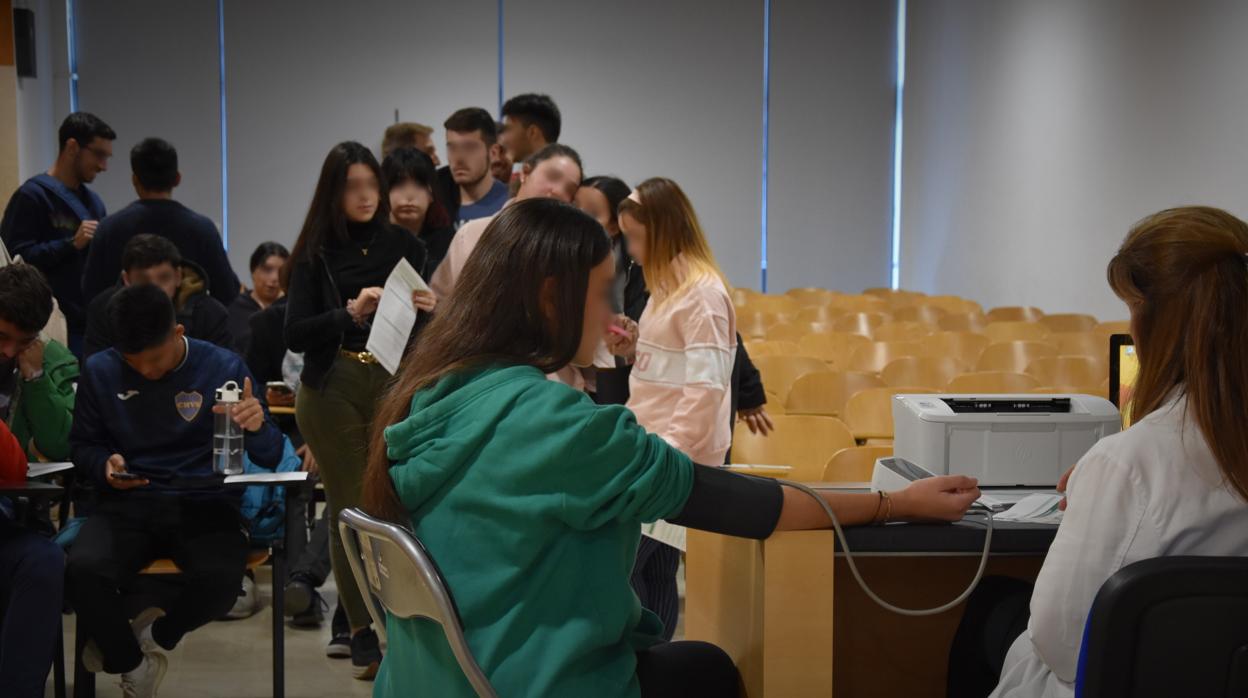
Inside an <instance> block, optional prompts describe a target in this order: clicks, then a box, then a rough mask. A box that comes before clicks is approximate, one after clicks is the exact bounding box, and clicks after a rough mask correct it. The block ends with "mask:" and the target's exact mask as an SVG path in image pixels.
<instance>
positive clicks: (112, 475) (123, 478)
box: [104, 453, 148, 490]
mask: <svg viewBox="0 0 1248 698" xmlns="http://www.w3.org/2000/svg"><path fill="white" fill-rule="evenodd" d="M104 479H105V480H107V481H108V484H109V485H111V486H112V487H113V488H114V489H118V490H132V489H134V488H136V487H143V486H144V485H147V484H148V480H147V478H145V477H143V476H142V475H136V474H134V473H132V472H129V471H127V470H126V459H125V457H123V456H122V455H121V454H120V453H114V454H113V455H111V456H109V457H108V461H106V462H105V463H104Z"/></svg>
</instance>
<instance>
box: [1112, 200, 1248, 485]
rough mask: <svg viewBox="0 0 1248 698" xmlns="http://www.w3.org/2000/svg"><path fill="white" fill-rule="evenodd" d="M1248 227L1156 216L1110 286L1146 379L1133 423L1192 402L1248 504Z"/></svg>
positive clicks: (1223, 219) (1173, 212) (1199, 211)
mask: <svg viewBox="0 0 1248 698" xmlns="http://www.w3.org/2000/svg"><path fill="white" fill-rule="evenodd" d="M1246 255H1248V225H1246V224H1245V223H1244V222H1243V221H1241V220H1239V219H1238V218H1236V217H1235V216H1232V215H1231V214H1229V213H1227V212H1226V211H1222V210H1220V209H1216V208H1208V207H1204V206H1190V207H1186V208H1174V209H1168V210H1165V211H1161V212H1160V213H1156V214H1153V215H1152V216H1149V217H1148V218H1145V219H1144V220H1142V221H1140V222H1139V223H1137V224H1136V225H1135V227H1134V228H1132V229H1131V232H1130V233H1128V234H1127V239H1126V240H1125V241H1124V242H1123V243H1122V247H1121V248H1120V249H1119V250H1118V254H1117V255H1115V256H1114V258H1113V259H1112V260H1110V262H1109V268H1108V270H1107V274H1108V276H1109V285H1110V287H1111V288H1113V290H1114V293H1116V294H1117V295H1118V297H1119V298H1121V299H1122V300H1123V301H1124V302H1126V303H1127V305H1129V306H1131V309H1132V317H1133V323H1132V324H1133V327H1132V332H1133V333H1134V335H1135V343H1136V346H1137V348H1138V351H1139V358H1140V372H1139V376H1138V377H1137V378H1136V383H1135V390H1134V393H1133V395H1132V398H1131V414H1132V418H1133V419H1135V420H1139V419H1142V418H1143V417H1144V416H1145V415H1147V414H1149V413H1150V412H1153V411H1155V410H1157V409H1159V408H1161V407H1162V406H1164V405H1165V404H1166V401H1167V400H1169V399H1171V398H1174V397H1186V398H1187V410H1188V411H1189V412H1190V413H1191V414H1192V417H1193V419H1194V421H1195V422H1196V424H1197V425H1198V426H1199V428H1200V431H1201V433H1202V434H1203V435H1204V437H1205V441H1206V442H1208V444H1209V450H1210V451H1212V452H1213V455H1214V457H1215V458H1216V459H1217V461H1218V465H1219V467H1220V468H1221V470H1222V475H1223V476H1224V477H1225V478H1226V480H1227V482H1228V483H1229V484H1230V486H1231V487H1233V488H1234V489H1235V491H1236V492H1238V493H1239V495H1240V496H1241V497H1243V498H1244V499H1248V430H1245V429H1244V427H1243V424H1242V422H1243V419H1242V414H1243V405H1244V403H1245V401H1248V362H1246V361H1245V359H1248V257H1246Z"/></svg>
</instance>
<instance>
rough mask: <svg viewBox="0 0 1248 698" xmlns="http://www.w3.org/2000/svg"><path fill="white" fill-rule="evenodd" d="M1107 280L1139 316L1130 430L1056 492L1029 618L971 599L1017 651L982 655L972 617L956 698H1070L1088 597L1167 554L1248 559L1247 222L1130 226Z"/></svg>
mask: <svg viewBox="0 0 1248 698" xmlns="http://www.w3.org/2000/svg"><path fill="white" fill-rule="evenodd" d="M1108 277H1109V285H1110V288H1112V289H1113V291H1114V293H1115V294H1117V296H1118V297H1119V298H1121V299H1122V300H1123V301H1124V302H1125V303H1126V304H1127V308H1128V309H1129V310H1130V311H1131V334H1132V336H1133V337H1134V339H1135V345H1136V348H1137V351H1138V353H1139V358H1140V373H1139V376H1138V378H1137V380H1136V384H1135V392H1134V395H1133V396H1132V397H1131V401H1130V405H1131V410H1132V414H1134V415H1136V421H1135V423H1134V424H1132V425H1131V427H1130V428H1129V429H1127V430H1125V431H1123V432H1121V433H1119V434H1116V435H1114V436H1110V437H1107V438H1105V439H1102V440H1101V441H1100V442H1099V443H1097V444H1096V446H1094V447H1093V448H1092V450H1090V451H1088V453H1087V454H1086V455H1085V456H1084V457H1083V458H1082V459H1081V460H1080V461H1079V463H1078V465H1076V466H1075V467H1074V468H1073V469H1072V471H1071V472H1070V473H1067V477H1065V478H1063V483H1062V484H1059V489H1065V491H1066V494H1067V506H1066V513H1065V516H1064V518H1063V520H1062V523H1061V526H1060V527H1059V528H1058V531H1057V538H1056V539H1055V540H1054V541H1053V545H1052V547H1050V548H1049V553H1048V556H1047V557H1046V558H1045V561H1044V567H1043V568H1042V569H1041V570H1040V576H1039V577H1038V578H1037V580H1036V584H1035V589H1034V591H1032V590H1027V589H1024V590H1023V592H1022V595H1023V598H1024V600H1025V597H1026V594H1027V593H1028V592H1030V598H1031V603H1030V609H1031V613H1030V620H1028V618H1027V613H1026V604H1025V603H1020V602H1019V600H1018V599H1017V598H1015V599H1012V600H1005V601H1001V600H998V603H997V604H996V605H995V606H996V607H995V608H990V609H982V610H976V608H975V606H976V604H975V599H974V598H972V600H971V603H970V604H969V605H968V610H967V615H968V617H970V616H972V615H974V616H978V617H979V618H980V620H981V622H985V621H986V622H987V623H988V624H992V623H994V622H995V623H997V628H996V631H997V632H996V634H997V637H998V638H1002V637H1004V644H1007V645H1008V644H1009V643H1010V641H1011V639H1013V644H1012V645H1011V646H1010V648H1009V651H1008V653H1007V654H1006V655H1005V657H1004V659H1003V660H1002V659H1001V658H1000V656H997V657H996V658H995V659H994V658H993V657H988V656H985V654H986V653H985V651H984V648H985V647H986V646H988V645H989V643H985V642H984V641H983V637H984V635H983V634H982V633H981V634H980V637H978V638H976V637H974V635H975V634H976V633H975V632H974V631H972V630H971V629H969V628H968V626H967V625H966V621H965V620H964V625H963V628H962V629H960V630H959V641H962V640H965V644H964V645H962V646H961V647H960V646H959V641H955V648H954V653H953V655H951V663H950V677H949V678H950V683H949V695H957V696H967V697H968V698H973V697H975V696H983V695H987V694H988V693H989V691H992V695H993V696H994V697H998V698H1036V697H1040V696H1044V697H1045V698H1050V697H1058V696H1061V697H1068V696H1073V695H1074V681H1075V674H1076V667H1077V664H1078V659H1079V652H1080V646H1081V644H1082V641H1083V632H1084V624H1085V622H1086V620H1087V617H1088V612H1089V610H1090V609H1091V608H1092V600H1093V599H1094V598H1095V596H1096V593H1097V591H1098V590H1099V589H1100V588H1101V585H1102V584H1104V583H1105V581H1106V580H1107V579H1109V578H1110V577H1111V576H1112V575H1113V574H1114V573H1115V572H1117V571H1118V570H1119V569H1121V568H1123V567H1125V566H1127V565H1129V564H1131V563H1133V562H1138V561H1140V560H1144V559H1148V558H1153V557H1159V556H1163V555H1167V556H1168V555H1220V556H1248V431H1246V430H1245V429H1244V427H1243V414H1244V404H1245V401H1246V400H1248V225H1246V224H1245V223H1244V222H1243V221H1241V220H1239V219H1238V218H1236V217H1234V216H1232V215H1231V214H1229V213H1227V212H1226V211H1221V210H1218V209H1214V208H1207V207H1186V208H1176V209H1169V210H1166V211H1161V212H1160V213H1157V214H1154V215H1152V216H1149V217H1148V218H1145V219H1144V220H1142V221H1140V222H1139V223H1137V224H1136V225H1135V227H1133V228H1132V229H1131V232H1130V233H1128V234H1127V238H1126V240H1125V241H1124V242H1123V244H1122V247H1121V248H1120V249H1119V250H1118V254H1116V255H1115V256H1114V258H1113V259H1112V260H1110V262H1109V269H1108ZM1063 485H1066V487H1063ZM985 581H988V580H985ZM1015 596H1017V594H1016V595H1015ZM1010 607H1012V608H1013V610H1011V611H1006V612H1005V613H1006V614H1007V615H1009V616H1011V617H1013V619H1014V620H1013V621H1012V623H1011V622H1009V621H1002V618H1003V616H1002V615H1001V614H1002V610H1001V609H1003V608H1010ZM994 616H996V620H993V617H994ZM1010 625H1014V629H1013V631H1012V632H1009V631H1007V630H1006V628H1007V627H1008V626H1010ZM985 627H987V626H985ZM1006 636H1008V637H1006ZM1015 636H1017V639H1014V638H1015ZM998 644H1001V643H1000V642H998ZM967 647H971V648H974V649H971V650H967ZM993 669H996V670H997V671H996V672H995V673H999V675H1000V679H999V682H998V681H997V680H996V676H995V675H993V674H994V672H993V671H992V670H993ZM985 675H987V676H985ZM993 685H996V689H995V691H993V690H992V687H993Z"/></svg>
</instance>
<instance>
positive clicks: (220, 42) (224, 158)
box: [217, 0, 230, 250]
mask: <svg viewBox="0 0 1248 698" xmlns="http://www.w3.org/2000/svg"><path fill="white" fill-rule="evenodd" d="M217 56H218V58H219V60H220V64H219V69H220V73H219V75H220V88H221V98H220V99H221V242H222V244H224V245H225V249H227V250H228V249H230V176H229V175H230V160H229V156H230V153H229V147H228V146H229V140H228V139H227V135H226V118H225V0H217Z"/></svg>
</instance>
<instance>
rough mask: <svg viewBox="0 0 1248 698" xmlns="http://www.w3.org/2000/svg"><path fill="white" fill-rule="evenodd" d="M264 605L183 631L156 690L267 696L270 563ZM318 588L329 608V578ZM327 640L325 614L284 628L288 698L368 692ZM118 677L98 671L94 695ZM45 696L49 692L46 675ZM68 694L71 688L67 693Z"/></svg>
mask: <svg viewBox="0 0 1248 698" xmlns="http://www.w3.org/2000/svg"><path fill="white" fill-rule="evenodd" d="M257 581H258V582H259V584H258V587H259V591H260V600H261V603H262V604H263V606H262V607H261V610H260V612H259V613H257V614H256V615H254V616H252V617H250V618H247V619H246V620H235V621H219V622H216V623H211V624H209V625H208V626H206V627H203V628H200V629H199V630H197V631H195V632H193V633H191V634H190V635H188V636H186V638H185V639H184V640H183V641H182V644H181V645H179V646H178V648H177V649H175V650H174V651H173V652H171V653H170V655H169V673H167V674H166V675H165V681H164V683H163V684H162V686H161V690H160V695H162V696H170V697H176V698H184V697H185V698H208V697H209V696H211V697H212V698H218V697H220V696H230V697H231V698H268V697H270V696H272V695H273V670H272V656H273V655H272V653H271V651H270V647H271V644H270V642H271V638H272V630H271V624H272V622H273V621H272V616H271V615H270V613H269V610H270V608H271V603H270V599H271V586H270V584H269V581H270V577H269V570H268V568H261V569H260V570H258V571H257ZM327 586H328V588H327V589H322V590H321V591H322V593H323V594H325V599H326V601H327V602H328V603H329V605H330V609H331V610H332V608H333V604H334V601H335V598H336V593H335V592H334V589H333V582H332V581H331V582H330V584H329V585H327ZM62 620H63V622H64V627H65V648H66V650H65V652H66V667H67V669H66V671H67V673H68V674H70V675H69V676H68V677H67V680H68V681H69V682H70V683H71V685H72V683H73V670H72V666H73V665H72V662H73V656H72V652H73V646H74V618H73V616H65V617H63V619H62ZM328 641H329V618H328V616H327V617H326V620H325V624H324V625H323V626H322V627H321V629H319V630H300V629H295V628H291V627H289V626H287V628H286V695H287V696H288V697H289V698H314V697H319V696H371V695H372V688H373V684H372V683H371V682H367V681H358V680H356V679H354V678H352V677H351V660H349V659H330V658H328V657H326V656H325V643H327V642H328ZM117 681H118V677H116V676H109V675H107V674H99V675H97V677H96V682H95V684H96V695H97V696H100V698H112V697H114V696H120V695H121V689H120V687H119V686H118V683H117ZM46 695H47V696H49V697H50V696H52V681H51V679H50V678H49V680H48V689H47V693H46ZM70 695H73V694H72V688H71V693H70Z"/></svg>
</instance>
